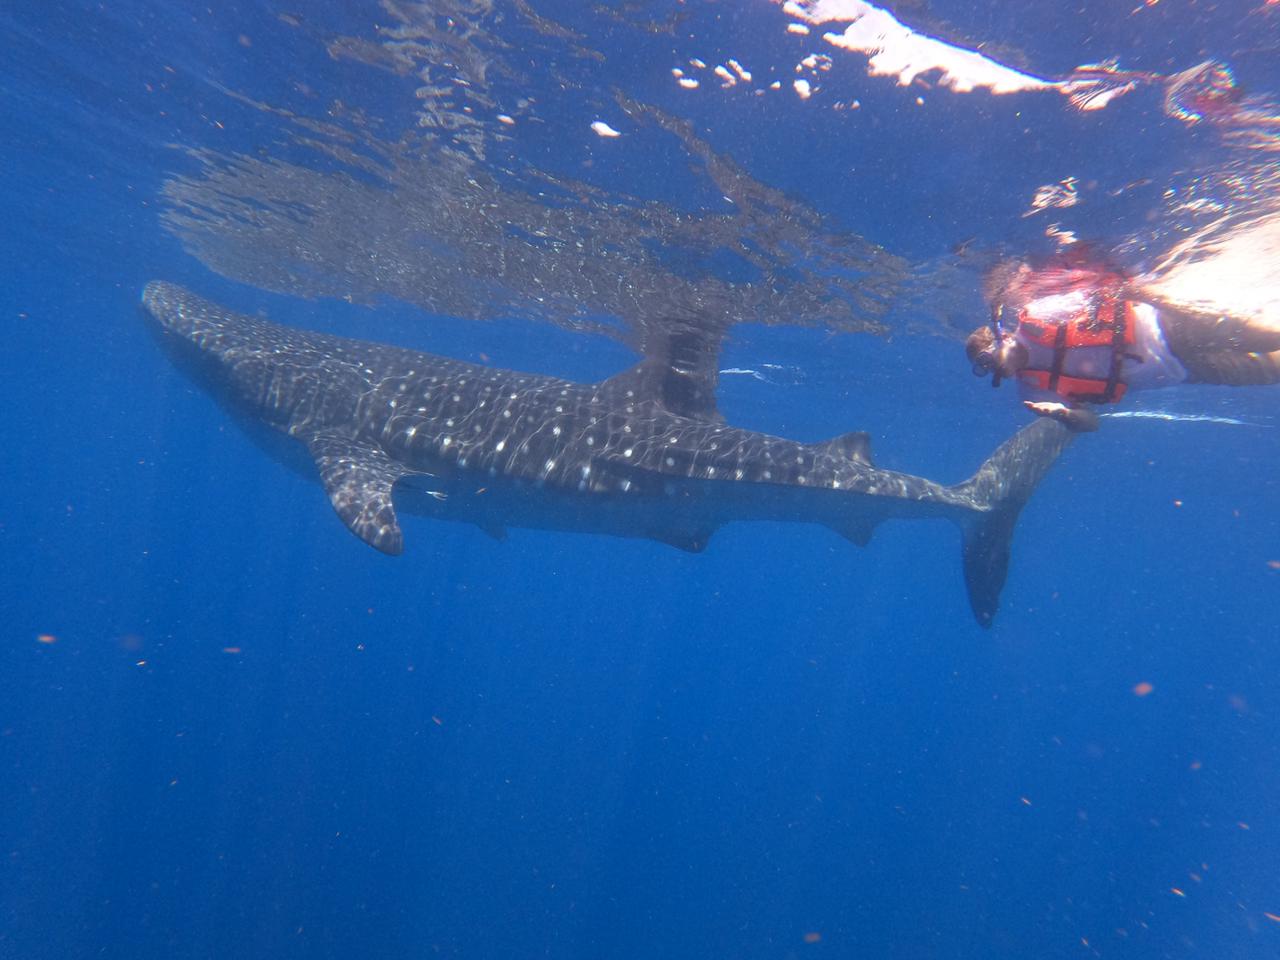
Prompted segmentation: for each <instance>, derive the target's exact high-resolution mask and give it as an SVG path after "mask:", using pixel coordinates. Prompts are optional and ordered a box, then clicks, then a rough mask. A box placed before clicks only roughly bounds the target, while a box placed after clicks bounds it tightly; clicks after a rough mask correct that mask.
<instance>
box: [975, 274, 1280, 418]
mask: <svg viewBox="0 0 1280 960" xmlns="http://www.w3.org/2000/svg"><path fill="white" fill-rule="evenodd" d="M985 286H986V289H985V293H986V296H987V301H988V303H990V304H991V321H990V323H988V324H985V325H983V326H981V327H979V328H978V329H977V330H975V331H973V333H971V334H969V337H968V339H967V340H966V342H965V352H966V354H968V357H969V362H970V363H971V364H973V372H974V373H975V374H976V375H978V376H987V375H988V374H990V375H991V376H992V385H993V386H997V387H998V386H999V385H1000V382H1001V380H1003V379H1015V378H1016V379H1017V381H1018V389H1019V394H1020V396H1021V397H1022V400H1023V403H1024V404H1025V406H1026V407H1027V408H1028V409H1029V410H1031V411H1032V412H1034V413H1036V414H1038V415H1040V416H1044V417H1052V418H1054V419H1055V420H1060V421H1062V422H1063V423H1064V424H1066V425H1067V426H1068V427H1070V428H1071V429H1073V430H1078V431H1088V430H1096V429H1097V428H1098V417H1097V414H1095V413H1094V412H1093V409H1092V408H1093V406H1095V405H1097V404H1106V403H1117V402H1119V401H1120V400H1122V399H1123V398H1124V397H1125V396H1126V394H1127V393H1128V392H1129V391H1130V390H1145V389H1150V388H1155V387H1168V386H1173V385H1176V384H1179V383H1213V384H1225V385H1230V386H1243V385H1250V384H1265V383H1276V382H1280V327H1277V326H1272V325H1268V324H1266V323H1264V322H1262V321H1261V320H1258V319H1253V320H1250V319H1245V318H1241V317H1233V316H1227V315H1224V314H1221V313H1200V312H1195V311H1191V310H1187V309H1185V308H1181V307H1175V306H1173V305H1171V304H1169V303H1167V302H1161V301H1160V299H1159V298H1158V297H1156V296H1154V295H1153V294H1152V293H1151V292H1150V291H1145V292H1144V288H1143V286H1142V284H1141V283H1140V282H1138V281H1133V280H1130V279H1129V278H1127V277H1125V276H1123V275H1122V274H1121V273H1120V272H1119V271H1118V270H1116V269H1114V268H1111V267H1107V266H1103V265H1099V264H1096V263H1093V264H1090V263H1071V262H1059V263H1057V264H1055V265H1052V266H1048V267H1042V268H1039V269H1036V268H1033V267H1031V266H1030V265H1028V264H1026V263H1023V262H1012V263H1006V264H1002V265H1000V266H998V267H997V268H995V269H994V270H993V271H992V272H991V273H990V274H989V275H988V277H987V282H986V284H985Z"/></svg>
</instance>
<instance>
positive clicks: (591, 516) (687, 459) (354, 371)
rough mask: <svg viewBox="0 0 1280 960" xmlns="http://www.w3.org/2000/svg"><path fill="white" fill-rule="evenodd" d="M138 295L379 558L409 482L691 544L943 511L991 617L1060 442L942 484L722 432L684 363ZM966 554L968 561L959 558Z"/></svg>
mask: <svg viewBox="0 0 1280 960" xmlns="http://www.w3.org/2000/svg"><path fill="white" fill-rule="evenodd" d="M142 304H143V309H144V313H145V314H146V315H147V316H149V317H150V318H151V319H152V321H153V322H154V323H155V324H156V326H157V329H158V330H159V332H160V333H161V335H162V338H163V339H164V340H166V341H168V345H170V346H172V347H174V348H175V349H177V350H178V351H179V352H181V353H184V354H186V355H187V357H186V358H187V359H190V360H194V361H195V362H196V365H197V366H198V367H200V372H201V374H202V378H203V379H205V380H206V381H210V385H211V387H212V388H213V389H214V390H215V391H217V392H219V393H220V394H223V395H229V396H230V398H231V399H232V400H234V402H235V403H236V405H237V406H238V407H239V408H240V409H242V410H244V411H246V412H247V413H248V414H249V415H250V416H253V417H256V418H257V419H258V420H260V421H262V422H265V423H266V424H268V425H270V426H271V427H273V428H275V429H276V430H278V431H280V432H281V433H284V434H287V435H288V436H290V437H293V438H296V439H298V440H300V441H302V442H303V443H305V444H306V445H307V448H308V450H309V451H310V453H311V456H312V459H314V461H315V462H316V465H317V468H318V470H319V473H320V478H321V480H322V482H323V484H324V486H325V489H326V491H327V492H328V494H329V497H330V500H331V502H332V503H333V506H334V508H335V510H337V512H338V514H339V516H340V517H341V518H342V519H343V521H344V522H345V523H346V524H347V526H348V527H350V528H351V530H352V531H353V532H354V533H355V534H356V535H357V536H359V537H360V538H361V539H363V540H365V541H366V542H367V543H369V544H370V545H372V546H374V547H376V548H378V549H380V550H383V551H384V552H387V553H393V554H394V553H399V552H400V551H401V550H402V548H403V534H402V532H401V528H400V525H399V522H398V520H397V518H396V510H395V505H394V504H393V502H392V489H393V487H395V485H396V483H397V482H398V481H400V480H402V479H405V478H413V481H414V483H413V484H412V487H413V488H414V489H415V490H416V494H415V495H414V496H413V501H414V507H415V509H416V512H422V513H427V514H428V515H434V516H442V517H445V518H449V519H460V520H467V521H470V522H474V523H477V524H479V525H480V526H481V527H482V528H483V529H486V530H488V531H490V532H493V533H495V534H496V535H501V534H502V532H503V531H505V528H506V527H507V526H508V525H514V526H533V527H550V528H557V529H578V530H588V531H595V532H603V533H613V534H618V535H623V536H638V537H650V538H653V539H657V540H662V541H664V542H668V543H672V544H674V545H676V546H680V547H682V548H684V549H689V550H700V549H702V547H703V546H705V544H706V541H707V539H708V538H709V537H710V535H711V534H712V533H713V532H714V531H715V529H716V528H717V527H719V526H720V525H722V524H723V523H726V522H730V521H733V520H751V519H772V520H802V521H810V522H816V523H823V524H825V525H827V526H830V527H832V528H833V529H836V530H837V531H839V532H840V533H842V534H844V535H845V536H847V537H849V538H850V539H851V540H854V541H855V542H859V543H865V542H866V541H867V540H868V539H869V538H870V536H871V531H872V529H873V528H874V526H875V524H877V523H879V522H880V521H881V520H884V519H888V518H894V517H926V518H927V517H947V518H949V519H952V520H954V521H956V522H957V523H959V524H960V526H961V529H962V531H963V532H964V534H965V538H966V573H967V575H968V579H969V580H970V583H969V587H970V598H971V601H973V602H974V609H975V613H976V614H977V616H978V619H979V621H980V622H984V623H989V622H990V617H991V616H992V615H993V614H994V604H995V602H996V598H997V597H998V593H999V589H1000V585H1001V584H1002V583H1003V579H1004V574H1005V566H1006V565H1007V553H1008V538H1009V536H1010V535H1011V533H1012V521H1013V520H1014V519H1016V516H1017V512H1018V510H1020V509H1021V506H1022V504H1023V503H1024V502H1025V501H1026V499H1027V497H1029V496H1030V493H1031V491H1032V490H1033V489H1034V487H1035V485H1036V483H1037V482H1038V481H1039V479H1040V477H1041V476H1042V475H1043V473H1044V472H1045V471H1046V470H1047V469H1048V467H1049V466H1050V465H1051V464H1052V462H1053V460H1054V459H1055V458H1056V456H1057V454H1058V453H1059V452H1060V451H1061V449H1062V448H1063V446H1065V444H1066V442H1067V437H1066V431H1065V430H1061V429H1060V428H1059V429H1054V427H1055V426H1056V425H1054V424H1051V423H1049V422H1048V421H1039V422H1037V423H1035V424H1032V425H1031V426H1029V427H1027V428H1024V430H1023V431H1022V433H1020V434H1019V435H1018V436H1017V437H1015V438H1014V439H1013V440H1011V441H1009V443H1007V444H1006V445H1005V446H1004V447H1002V448H1001V450H1000V451H997V453H996V455H995V456H993V457H992V459H991V460H989V461H988V462H987V464H985V465H984V466H983V467H982V468H981V469H980V470H979V471H978V473H977V474H975V476H974V477H973V478H972V479H971V480H969V481H967V482H966V483H962V484H957V485H955V486H944V485H941V484H937V483H934V482H933V481H931V480H927V479H925V478H922V477H916V476H912V475H909V474H904V473H898V472H894V471H888V470H880V469H877V468H876V467H875V466H874V465H873V464H872V463H871V460H870V457H869V455H868V452H867V441H866V435H865V434H857V433H854V434H846V435H844V436H841V437H837V438H835V439H834V440H831V441H827V442H825V443H816V444H806V443H799V442H796V441H793V440H788V439H785V438H782V437H774V436H769V435H767V434H763V433H758V432H755V431H751V430H743V429H739V428H737V427H732V426H729V425H728V424H726V423H724V421H723V420H722V419H721V418H720V416H719V414H718V413H717V412H716V411H715V409H714V400H713V399H710V400H706V401H704V400H700V399H698V398H703V397H706V398H711V397H713V396H714V384H710V385H708V384H699V385H696V386H698V387H700V388H705V389H695V390H689V389H684V388H686V387H687V386H688V385H687V384H683V383H678V382H673V379H672V378H675V379H676V380H679V379H680V378H684V377H689V376H691V375H692V374H690V373H689V372H687V371H683V370H680V369H678V368H675V367H673V366H671V365H670V364H668V363H667V362H666V361H665V360H664V359H662V358H660V357H658V358H649V359H647V360H645V361H643V362H641V363H640V364H638V365H637V366H636V367H633V368H632V369H631V370H628V371H626V372H624V373H621V374H619V375H617V376H615V377H612V378H610V379H608V380H605V381H602V382H600V383H595V384H583V383H574V382H571V381H567V380H561V379H558V378H555V377H548V376H540V375H536V374H530V373H521V372H517V371H511V370H500V369H494V368H491V367H486V366H481V365H477V364H472V363H466V362H463V361H460V360H454V359H449V358H446V357H439V356H433V355H431V354H425V353H419V352H416V351H413V350H407V349H403V348H398V347H392V346H388V345H383V344H376V343H370V342H366V341H360V340H351V339H344V338H340V337H334V336H328V335H325V334H319V333H312V332H308V331H304V330H299V329H295V328H290V327H285V326H281V325H279V324H275V323H272V322H269V321H267V320H264V319H261V318H255V317H249V316H244V315H240V314H236V313H232V312H230V311H228V310H226V309H224V308H222V307H220V306H218V305H217V304H214V303H211V302H209V301H207V300H204V299H202V298H201V297H199V296H197V295H195V294H193V293H191V292H189V291H187V290H185V289H183V288H181V287H178V286H175V285H173V284H169V283H164V282H158V281H157V282H153V283H150V284H148V285H147V287H146V289H145V290H144V292H143V296H142ZM673 397H674V398H679V399H677V400H675V401H673V400H672V398H673ZM682 407H683V408H684V409H682ZM673 408H674V409H673ZM485 495H487V496H485ZM397 496H400V493H399V492H397ZM1010 513H1012V517H1010ZM1006 527H1007V529H1005V528H1006ZM987 541H990V542H987ZM971 548H972V549H971ZM972 550H978V551H979V552H981V553H982V554H983V556H981V557H978V558H975V562H971V558H970V556H969V554H970V552H972ZM984 566H985V567H986V568H988V569H980V568H983V567H984ZM975 576H977V577H979V579H984V580H985V581H986V583H985V586H984V587H983V589H982V590H980V591H979V592H980V593H983V594H984V597H983V598H982V599H981V601H980V602H979V600H976V599H975V584H974V582H973V579H974V577H975ZM996 581H998V582H996ZM993 584H994V586H993Z"/></svg>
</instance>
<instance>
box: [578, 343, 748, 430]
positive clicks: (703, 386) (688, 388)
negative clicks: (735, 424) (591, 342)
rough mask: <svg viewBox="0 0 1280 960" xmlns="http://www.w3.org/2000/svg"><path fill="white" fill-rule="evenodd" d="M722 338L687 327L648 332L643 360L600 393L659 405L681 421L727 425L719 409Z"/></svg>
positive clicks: (603, 384)
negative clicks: (714, 422)
mask: <svg viewBox="0 0 1280 960" xmlns="http://www.w3.org/2000/svg"><path fill="white" fill-rule="evenodd" d="M720 339H721V335H720V333H719V331H706V330H699V329H697V328H693V327H687V326H681V327H678V328H676V329H658V328H655V329H651V330H648V331H646V335H645V339H644V344H643V350H644V359H643V360H641V361H640V362H639V363H637V364H636V365H635V366H634V367H631V368H630V369H629V370H624V371H623V372H622V373H619V374H618V375H616V376H613V377H610V378H609V379H608V380H605V381H604V382H603V383H602V384H601V385H600V388H601V390H602V391H607V392H608V393H609V394H610V395H611V396H614V397H617V398H618V399H619V400H629V399H636V400H656V401H657V402H658V403H660V404H662V406H663V408H664V409H666V410H667V411H668V412H669V413H674V414H675V415H676V416H679V417H690V418H693V419H695V420H716V421H720V420H723V419H724V418H723V417H721V416H720V411H719V410H718V409H717V408H716V386H717V384H718V382H719V378H720Z"/></svg>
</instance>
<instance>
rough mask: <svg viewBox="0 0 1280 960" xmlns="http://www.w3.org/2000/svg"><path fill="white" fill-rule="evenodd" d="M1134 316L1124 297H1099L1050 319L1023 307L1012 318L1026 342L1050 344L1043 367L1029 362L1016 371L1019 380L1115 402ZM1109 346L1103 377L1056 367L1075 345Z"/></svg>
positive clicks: (1072, 396)
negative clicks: (1071, 314)
mask: <svg viewBox="0 0 1280 960" xmlns="http://www.w3.org/2000/svg"><path fill="white" fill-rule="evenodd" d="M1135 324H1136V317H1135V314H1134V309H1133V304H1132V303H1131V302H1129V301H1128V300H1116V299H1115V298H1114V297H1110V296H1108V297H1103V298H1102V299H1100V300H1099V301H1098V302H1096V303H1095V304H1094V305H1093V308H1092V309H1090V310H1088V311H1082V312H1081V313H1079V314H1077V315H1075V316H1074V317H1070V318H1069V319H1067V320H1064V321H1059V322H1056V323H1052V322H1047V321H1044V320H1037V319H1036V318H1034V317H1031V316H1028V315H1027V311H1026V310H1025V309H1024V310H1023V311H1022V314H1021V315H1020V316H1019V318H1018V334H1019V336H1022V337H1024V338H1026V339H1027V340H1030V341H1031V342H1032V343H1037V344H1040V345H1041V346H1045V347H1052V348H1053V363H1052V365H1051V366H1050V367H1049V369H1047V370H1043V369H1036V368H1034V367H1029V368H1027V369H1024V370H1023V371H1022V372H1021V373H1020V374H1019V375H1018V376H1019V379H1021V380H1022V382H1023V383H1027V384H1030V385H1031V386H1034V387H1036V388H1037V389H1039V390H1045V391H1047V392H1049V393H1056V394H1058V395H1059V396H1060V397H1062V398H1064V399H1066V400H1073V401H1077V402H1080V403H1115V402H1116V401H1117V400H1119V399H1120V398H1121V397H1123V396H1124V392H1125V385H1124V384H1123V383H1121V382H1120V372H1121V368H1122V366H1123V364H1124V348H1125V347H1127V346H1129V345H1131V344H1133V343H1134V342H1135V341H1136V340H1137V334H1136V330H1135ZM1106 346H1109V347H1111V365H1110V369H1109V370H1108V373H1107V376H1106V378H1105V379H1102V378H1092V377H1072V376H1068V375H1066V374H1064V373H1063V372H1062V370H1063V367H1064V366H1065V364H1066V359H1067V351H1068V350H1073V349H1076V348H1078V347H1106Z"/></svg>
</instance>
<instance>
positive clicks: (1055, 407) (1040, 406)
mask: <svg viewBox="0 0 1280 960" xmlns="http://www.w3.org/2000/svg"><path fill="white" fill-rule="evenodd" d="M1022 405H1023V406H1024V407H1026V408H1027V409H1028V410H1030V411H1031V412H1032V413H1034V414H1035V415H1036V416H1038V417H1048V418H1049V419H1051V420H1057V421H1058V422H1059V423H1061V424H1062V425H1063V426H1065V427H1066V428H1067V429H1069V430H1074V431H1075V432H1076V433H1092V432H1093V431H1094V430H1097V429H1098V415H1097V414H1096V413H1094V412H1093V411H1092V410H1090V409H1089V408H1088V407H1075V406H1070V405H1069V404H1065V403H1063V402H1062V401H1060V400H1038V401H1037V400H1023V401H1022Z"/></svg>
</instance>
